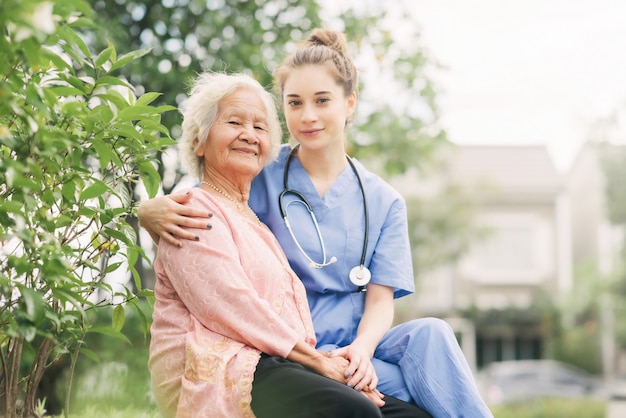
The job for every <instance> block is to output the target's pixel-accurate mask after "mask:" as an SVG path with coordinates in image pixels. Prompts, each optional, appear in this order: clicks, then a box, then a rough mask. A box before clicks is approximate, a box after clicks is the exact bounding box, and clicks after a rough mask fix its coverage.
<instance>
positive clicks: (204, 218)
mask: <svg viewBox="0 0 626 418" xmlns="http://www.w3.org/2000/svg"><path fill="white" fill-rule="evenodd" d="M190 197H191V194H190V193H185V194H174V195H167V196H160V197H155V198H153V199H150V200H146V201H143V202H141V204H140V205H139V208H138V209H137V217H138V218H139V223H140V224H141V226H142V227H144V228H145V229H146V230H147V231H148V232H149V233H150V236H151V237H152V239H153V240H154V241H155V242H156V243H157V244H158V243H159V240H160V239H163V240H165V241H166V242H168V243H170V244H172V245H175V246H177V247H182V246H183V242H182V240H196V239H198V238H197V235H196V234H195V233H194V231H193V230H192V229H183V228H182V227H183V226H185V227H188V228H196V229H210V228H211V224H210V222H208V219H209V218H211V217H212V216H213V214H211V213H207V212H204V211H202V210H200V209H198V208H192V207H189V206H184V205H183V203H185V202H187V201H188V200H189V198H190Z"/></svg>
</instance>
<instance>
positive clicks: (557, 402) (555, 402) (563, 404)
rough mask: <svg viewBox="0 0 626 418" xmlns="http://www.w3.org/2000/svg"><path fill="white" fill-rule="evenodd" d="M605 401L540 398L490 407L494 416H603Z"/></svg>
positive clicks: (504, 417)
mask: <svg viewBox="0 0 626 418" xmlns="http://www.w3.org/2000/svg"><path fill="white" fill-rule="evenodd" d="M605 410H606V403H605V402H602V401H597V400H592V399H584V398H582V399H542V400H538V401H533V402H524V403H519V404H512V405H506V406H499V407H494V408H492V412H493V416H494V418H604V417H605Z"/></svg>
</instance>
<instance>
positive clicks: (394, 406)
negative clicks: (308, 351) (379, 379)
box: [251, 355, 432, 418]
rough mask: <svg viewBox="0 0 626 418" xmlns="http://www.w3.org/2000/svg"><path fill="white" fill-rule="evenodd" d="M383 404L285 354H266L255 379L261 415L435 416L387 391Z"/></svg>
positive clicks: (260, 417)
mask: <svg viewBox="0 0 626 418" xmlns="http://www.w3.org/2000/svg"><path fill="white" fill-rule="evenodd" d="M384 401H385V406H383V407H382V408H379V407H378V406H376V405H374V403H373V402H372V401H370V400H369V399H367V398H366V397H365V396H363V394H361V393H359V392H357V391H356V390H354V389H352V388H349V387H348V386H346V385H344V384H342V383H339V382H336V381H334V380H332V379H329V378H327V377H324V376H322V375H319V374H317V373H316V372H314V371H312V370H310V369H308V368H306V367H304V366H302V365H301V364H298V363H293V362H291V361H289V360H285V359H283V358H281V357H270V356H267V355H262V356H261V360H260V361H259V364H258V365H257V369H256V372H255V373H254V381H253V382H252V405H251V406H252V411H254V415H256V417H257V418H370V417H371V418H432V417H431V415H430V414H428V413H427V412H425V411H424V410H423V409H420V408H418V407H417V406H415V405H412V404H409V403H406V402H404V401H401V400H400V399H397V398H394V397H392V396H387V395H385V398H384Z"/></svg>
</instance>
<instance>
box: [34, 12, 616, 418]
mask: <svg viewBox="0 0 626 418" xmlns="http://www.w3.org/2000/svg"><path fill="white" fill-rule="evenodd" d="M90 3H91V6H92V7H93V9H94V11H95V13H96V20H98V21H99V22H100V23H101V24H102V28H101V29H97V30H95V31H94V32H92V33H89V34H86V35H85V38H86V41H88V43H89V45H90V46H91V47H93V48H94V49H96V50H100V49H102V48H103V47H105V46H106V41H107V40H110V41H111V42H113V43H114V44H115V45H116V47H117V48H118V50H119V51H120V54H121V53H123V52H127V51H132V50H135V49H139V48H144V47H150V48H152V50H151V52H150V53H149V54H148V55H146V56H145V57H143V58H142V59H141V60H139V61H137V62H135V63H133V64H132V65H130V66H129V67H128V68H126V69H123V74H122V75H121V76H122V77H125V78H126V79H127V80H129V81H130V83H131V84H132V85H133V86H135V88H136V91H137V94H138V95H139V94H141V93H143V92H150V91H156V92H162V93H163V96H162V97H161V98H160V99H159V100H160V102H161V103H162V104H171V105H174V106H179V105H180V104H181V103H183V102H184V100H185V98H186V95H185V93H186V92H187V87H188V85H187V82H188V81H189V80H190V78H191V77H192V76H193V75H194V74H196V73H197V72H199V71H202V70H223V71H229V72H230V71H246V72H249V73H251V74H253V75H254V76H255V77H257V78H258V79H259V80H260V81H261V82H262V84H264V85H266V86H267V87H268V89H270V88H271V85H272V81H271V72H272V69H273V68H274V66H275V65H276V64H277V63H278V62H280V60H281V59H282V58H283V57H284V55H285V54H286V53H289V52H290V51H292V50H293V49H294V47H295V45H296V44H297V42H299V41H301V40H303V39H305V38H306V36H307V35H308V33H309V31H310V30H311V29H313V28H314V27H319V26H324V27H329V28H333V29H337V30H341V31H344V32H345V33H346V35H347V37H348V40H349V44H350V49H351V52H352V54H353V56H354V57H355V58H356V61H357V65H358V67H359V68H360V69H361V91H360V101H359V105H358V111H357V113H358V114H357V118H356V120H355V126H354V127H353V128H352V131H351V133H350V142H349V147H348V148H349V152H350V154H352V155H354V156H356V157H357V158H359V159H360V160H362V161H363V162H364V163H365V164H366V165H367V166H368V167H370V168H371V169H372V170H374V171H377V172H378V173H379V174H380V175H381V176H383V177H384V178H385V179H387V180H388V181H389V182H391V183H392V184H393V185H394V186H395V187H396V188H397V189H398V190H399V191H400V192H401V193H402V194H403V195H404V197H405V198H406V200H407V205H408V211H409V228H410V235H411V241H412V248H413V257H414V267H415V274H416V276H415V280H416V284H417V292H416V293H415V295H413V296H410V297H405V298H403V299H401V300H399V301H398V303H397V306H398V309H397V315H396V320H397V321H398V322H401V321H404V320H407V319H411V318H416V317H421V316H437V317H440V318H444V319H446V320H448V321H449V322H450V324H451V325H452V326H453V327H454V329H455V330H456V332H457V336H458V339H459V342H460V344H461V346H462V348H463V351H464V353H465V355H466V357H467V358H468V361H469V362H470V365H471V367H472V369H473V370H474V372H475V375H476V378H477V381H478V382H479V385H480V388H481V390H482V393H483V396H485V399H486V400H487V401H488V402H489V404H490V405H492V406H493V408H494V414H495V415H496V417H507V418H508V417H526V416H527V417H530V416H532V417H604V416H609V415H610V414H613V416H617V415H615V414H616V412H614V411H615V410H616V409H615V408H617V407H619V406H620V405H618V404H619V403H620V402H623V401H621V400H620V399H619V397H618V396H616V395H615V393H616V391H617V388H618V387H619V383H620V379H621V378H622V377H623V376H624V375H626V351H625V349H626V315H624V313H625V312H624V311H625V309H626V308H625V306H626V303H625V298H626V269H625V267H626V246H625V238H626V227H625V225H626V186H625V185H624V179H626V146H625V145H624V144H625V143H626V135H625V133H626V79H625V76H624V74H626V54H625V52H624V51H626V26H624V25H623V20H624V17H625V16H626V4H623V3H622V2H619V1H617V0H613V1H611V0H570V1H565V0H544V1H539V0H530V1H524V2H521V1H496V0H469V1H467V0H466V1H462V0H437V1H432V0H431V1H426V0H394V1H388V2H377V1H373V0H364V1H363V0H361V1H356V0H352V1H343V2H338V1H330V0H317V1H316V0H267V1H263V0H255V1H254V0H253V1H242V0H141V1H139V0H136V1H135V0H92V1H91V2H90ZM164 123H165V124H166V126H168V128H169V129H170V130H171V133H172V136H173V137H174V138H177V137H178V135H179V134H180V123H181V119H180V115H179V114H178V113H177V112H168V113H167V114H165V118H164ZM159 160H160V165H159V167H158V170H159V173H160V174H161V176H162V188H161V192H160V193H171V192H175V191H176V189H177V188H178V187H183V186H185V185H188V184H189V182H190V180H189V179H187V178H185V176H184V174H183V173H182V172H181V171H180V170H179V166H178V156H177V152H176V150H175V149H171V150H170V151H168V152H166V153H163V154H162V155H160V156H159ZM136 192H137V195H136V199H137V200H138V201H139V200H141V199H144V198H146V193H145V192H144V191H142V190H141V189H139V190H137V191H136ZM134 223H135V227H136V228H137V230H138V231H139V238H140V240H141V242H142V246H143V247H144V249H145V251H146V252H147V254H148V256H149V258H153V256H154V251H153V245H152V242H151V240H150V237H149V236H148V235H147V233H145V231H142V230H140V228H139V226H138V225H137V222H136V220H134ZM136 267H137V268H138V270H139V271H140V276H141V281H142V283H143V286H144V287H145V288H148V289H150V288H152V286H153V284H154V275H153V272H152V269H151V266H150V265H149V264H148V263H146V262H145V261H141V260H139V261H138V264H137V266H136ZM110 280H111V282H112V283H116V285H117V286H128V287H132V286H133V282H132V280H128V281H127V278H126V277H119V276H116V277H111V278H110ZM146 305H147V309H148V310H149V309H150V307H149V304H148V302H146ZM98 315H100V316H101V318H99V319H98V320H101V321H102V322H103V323H110V322H111V318H110V316H107V314H106V313H99V314H98ZM123 332H124V333H125V334H126V335H128V336H129V339H130V340H131V341H132V343H133V344H132V346H129V345H127V344H125V343H123V342H122V343H119V345H117V343H116V342H115V341H111V340H110V339H106V338H105V337H104V336H96V337H91V340H88V341H87V344H88V346H89V347H90V348H91V349H92V350H94V351H96V352H98V354H99V356H100V357H101V359H102V361H101V362H100V363H98V364H94V363H93V362H92V361H91V360H89V359H86V358H84V359H81V360H80V361H79V363H78V364H77V375H76V377H75V383H74V385H73V387H74V391H75V393H73V396H72V399H74V401H73V402H74V403H75V405H76V407H75V408H74V411H76V412H78V413H79V415H78V416H81V414H82V416H133V417H140V416H157V415H156V412H155V409H154V402H153V400H152V398H151V394H150V390H149V385H148V380H149V377H148V373H147V367H146V361H147V347H148V343H149V335H144V334H143V333H142V331H141V323H140V318H136V317H133V313H132V312H131V311H129V312H128V313H127V319H126V323H125V325H124V329H123ZM67 367H68V364H63V363H61V364H59V365H58V366H57V367H55V368H53V369H51V371H50V372H49V373H47V377H46V379H45V380H44V382H43V384H42V389H43V391H44V393H46V394H47V409H48V411H49V413H53V414H55V413H56V414H58V413H60V406H61V405H63V401H62V399H63V398H64V395H65V394H64V389H65V387H66V385H65V382H66V380H67ZM563 399H566V400H563ZM112 411H115V413H113V412H112ZM624 414H625V415H622V416H626V413H624Z"/></svg>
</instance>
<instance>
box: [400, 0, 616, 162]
mask: <svg viewBox="0 0 626 418" xmlns="http://www.w3.org/2000/svg"><path fill="white" fill-rule="evenodd" d="M409 3H410V4H411V8H412V10H411V13H412V15H413V19H414V20H415V23H416V24H417V25H419V26H420V27H421V40H420V43H421V44H422V45H423V46H425V47H426V48H427V49H428V51H429V52H430V54H431V55H432V56H433V57H434V58H436V60H437V61H438V62H439V63H440V64H441V65H443V66H444V67H445V68H443V69H441V70H437V71H436V72H435V73H434V74H433V78H434V79H435V81H436V82H437V84H438V86H439V88H440V89H442V93H440V94H439V96H438V99H439V102H440V105H441V110H442V119H441V123H442V125H443V127H444V128H445V129H446V131H447V133H448V137H449V139H450V140H451V141H452V142H455V143H458V144H504V145H507V144H511V145H519V144H545V146H546V147H547V148H548V151H549V152H550V154H551V155H552V157H553V160H554V163H555V166H556V168H557V170H559V171H562V172H563V171H566V170H567V169H568V168H569V166H570V165H571V163H572V161H573V160H574V158H575V156H576V153H577V152H578V150H579V147H580V145H581V144H582V143H583V142H584V141H585V140H586V139H587V138H588V137H589V134H590V130H591V129H592V128H591V127H592V126H594V124H596V123H597V122H598V120H600V119H602V118H606V117H607V116H608V115H609V114H611V113H612V112H616V111H617V110H619V109H622V112H626V1H624V0H411V1H409ZM389 4H393V3H392V2H391V3H389ZM623 137H624V138H626V132H624V133H623Z"/></svg>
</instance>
